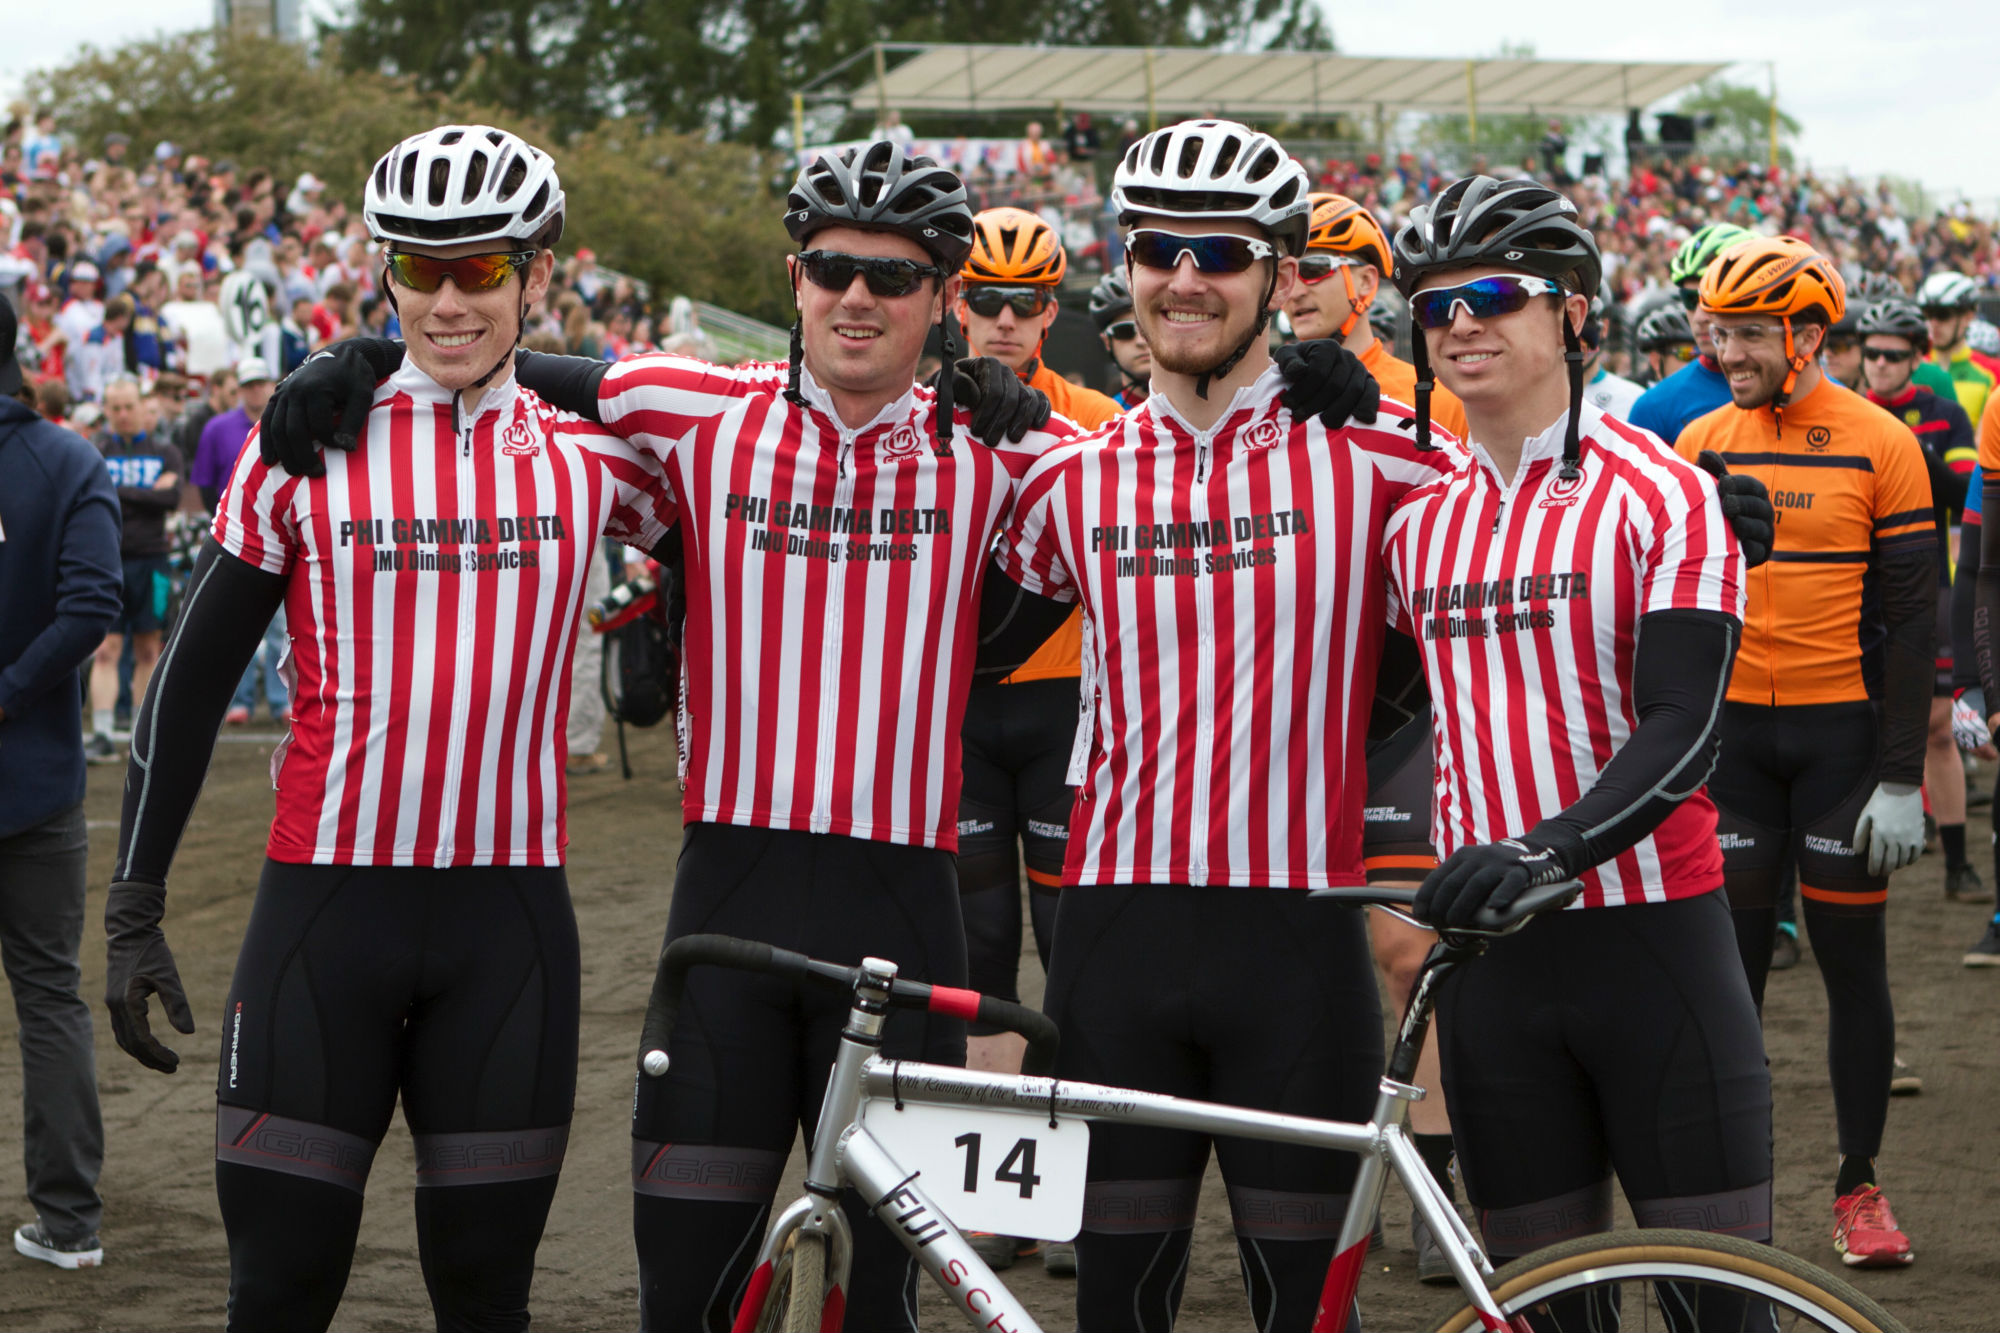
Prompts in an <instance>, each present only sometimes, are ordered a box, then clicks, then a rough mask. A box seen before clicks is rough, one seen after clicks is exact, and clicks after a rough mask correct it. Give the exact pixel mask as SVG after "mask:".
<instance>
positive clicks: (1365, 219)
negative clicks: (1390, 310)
mask: <svg viewBox="0 0 2000 1333" xmlns="http://www.w3.org/2000/svg"><path fill="white" fill-rule="evenodd" d="M1306 198H1307V200H1308V201H1310V202H1311V204H1312V213H1311V215H1310V217H1309V219H1308V221H1307V227H1306V249H1307V250H1308V251H1312V250H1331V251H1333V252H1334V253H1335V254H1338V255H1344V256H1349V257H1351V258H1354V259H1358V260H1361V261H1362V262H1363V263H1367V264H1373V265H1374V266H1375V270H1376V272H1378V273H1380V274H1381V275H1382V278H1383V280H1384V281H1386V280H1387V279H1388V278H1389V277H1390V276H1391V274H1392V273H1393V272H1394V270H1395V261H1394V260H1392V259H1391V258H1390V257H1389V237H1388V235H1387V233H1385V232H1384V231H1383V230H1382V224H1381V223H1379V222H1377V221H1376V220H1375V215H1374V214H1372V213H1370V212H1369V211H1368V210H1367V209H1365V208H1363V207H1362V206H1361V205H1360V204H1357V203H1355V202H1354V201H1353V200H1352V199H1349V198H1348V197H1347V196H1346V195H1344V194H1309V195H1307V196H1306ZM1340 282H1341V285H1342V286H1343V287H1345V288H1346V289H1347V304H1348V306H1349V310H1348V314H1347V318H1346V319H1344V320H1342V321H1341V324H1340V328H1339V329H1337V330H1336V331H1335V332H1334V335H1333V336H1334V337H1336V338H1339V339H1341V340H1343V341H1344V340H1345V339H1346V338H1347V335H1348V334H1350V333H1352V332H1354V326H1355V325H1356V324H1359V323H1360V322H1361V321H1362V320H1364V319H1366V318H1368V307H1370V306H1372V305H1374V304H1375V294H1374V292H1370V293H1369V294H1368V295H1366V296H1363V295H1362V294H1361V293H1360V292H1357V291H1356V290H1355V289H1354V274H1353V273H1351V272H1349V271H1348V269H1347V267H1346V266H1345V265H1343V266H1342V267H1341V270H1340ZM1377 290H1378V291H1379V290H1380V288H1379V286H1378V287H1377Z"/></svg>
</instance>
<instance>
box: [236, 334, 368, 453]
mask: <svg viewBox="0 0 2000 1333" xmlns="http://www.w3.org/2000/svg"><path fill="white" fill-rule="evenodd" d="M402 364H403V344H401V343H400V342H397V341H396V340H395V339H393V338H345V339H342V340H341V341H340V342H337V343H335V344H333V345H332V346H331V347H328V348H326V349H324V350H323V351H318V352H315V353H313V354H312V355H311V356H309V357H307V358H306V360H305V364H304V365H302V366H300V367H299V368H298V369H297V370H295V371H293V372H292V373H291V374H289V375H287V376H285V378H284V379H283V380H282V381H280V382H279V384H278V387H277V389H276V390H274V391H273V392H272V394H271V400H270V401H269V402H267V403H265V404H264V418H263V421H262V422H261V423H260V426H259V429H258V432H257V456H258V457H259V458H261V459H263V460H264V466H265V467H280V466H282V467H283V468H284V469H285V471H287V472H289V473H291V474H292V475H293V476H295V477H322V476H325V475H326V464H325V462H324V461H322V460H321V458H320V456H319V455H320V450H322V449H352V448H354V445H355V442H356V441H358V440H359V439H360V438H361V430H362V427H364V426H366V425H367V424H368V410H369V408H370V407H372V406H374V403H375V386H376V384H377V383H379V382H380V381H382V380H385V379H387V378H388V377H389V376H391V375H393V374H395V373H396V370H397V368H398V367H399V366H401V365H402Z"/></svg>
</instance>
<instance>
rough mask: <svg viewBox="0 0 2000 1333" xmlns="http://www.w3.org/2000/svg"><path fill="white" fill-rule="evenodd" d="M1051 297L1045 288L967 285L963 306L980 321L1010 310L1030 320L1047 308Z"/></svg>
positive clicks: (996, 316)
mask: <svg viewBox="0 0 2000 1333" xmlns="http://www.w3.org/2000/svg"><path fill="white" fill-rule="evenodd" d="M1052 295H1053V293H1051V292H1050V291H1049V289H1048V288H1046V287H996V286H994V285H993V284H992V283H985V282H981V283H968V284H967V285H966V288H965V306H966V309H968V310H970V311H971V312H972V313H973V314H975V315H978V316H979V317H980V318H981V319H997V318H999V316H1000V312H1001V311H1002V310H1006V309H1009V308H1011V309H1012V310H1013V311H1014V313H1015V314H1017V315H1019V316H1020V317H1021V318H1022V319H1032V318H1033V317H1034V316H1036V315H1039V314H1041V313H1042V312H1043V311H1044V310H1047V309H1048V308H1049V299H1050V297H1051V296H1052Z"/></svg>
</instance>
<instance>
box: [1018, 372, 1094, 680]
mask: <svg viewBox="0 0 2000 1333" xmlns="http://www.w3.org/2000/svg"><path fill="white" fill-rule="evenodd" d="M1028 387H1029V388H1031V389H1040V390H1041V391H1042V392H1043V393H1045V394H1047V395H1048V399H1049V406H1050V407H1053V408H1054V409H1055V410H1056V414H1057V415H1058V416H1065V417H1068V418H1069V419H1070V420H1071V421H1074V422H1075V423H1076V424H1077V425H1079V426H1081V427H1083V428H1084V429H1085V430H1096V429H1097V428H1098V427H1099V426H1102V425H1103V424H1104V423H1105V422H1107V421H1111V420H1114V419H1115V418H1117V417H1121V416H1123V415H1125V409H1124V408H1122V407H1120V406H1118V404H1117V402H1116V401H1114V400H1113V399H1110V398H1107V397H1105V396H1104V395H1103V394H1101V393H1098V392H1097V391H1096V390H1095V389H1086V388H1083V387H1082V386H1080V385H1075V384H1071V383H1070V382H1069V381H1068V380H1066V379H1064V378H1063V377H1062V376H1061V375H1058V374H1056V372H1055V371H1053V370H1050V369H1049V365H1048V362H1046V361H1044V362H1041V363H1040V364H1038V365H1037V366H1036V367H1035V373H1034V374H1032V375H1030V376H1028ZM1082 660H1083V611H1082V610H1081V609H1078V610H1075V611H1072V612H1070V615H1069V619H1067V620H1065V621H1063V623H1062V628H1061V629H1059V630H1057V631H1056V632H1055V633H1054V634H1051V635H1050V636H1049V637H1048V639H1047V640H1046V641H1045V642H1044V643H1043V644H1042V646H1041V647H1039V648H1037V649H1035V654H1034V656H1033V657H1030V658H1029V659H1028V660H1027V661H1025V662H1023V663H1021V665H1020V667H1019V669H1018V670H1016V671H1015V672H1014V674H1013V675H1011V676H1008V677H1007V678H1006V679H1005V680H1003V681H1001V682H1000V683H1001V684H1002V685H1018V684H1020V683H1021V682H1022V681H1026V680H1053V679H1059V678H1061V677H1065V676H1078V675H1081V674H1083V665H1082Z"/></svg>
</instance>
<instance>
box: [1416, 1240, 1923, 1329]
mask: <svg viewBox="0 0 2000 1333" xmlns="http://www.w3.org/2000/svg"><path fill="white" fill-rule="evenodd" d="M1492 1290H1493V1295H1494V1297H1495V1299H1496V1300H1497V1301H1498V1302H1499V1304H1500V1309H1501V1311H1502V1312H1503V1313H1505V1314H1506V1315H1507V1316H1509V1318H1510V1319H1513V1320H1514V1325H1513V1326H1514V1327H1515V1328H1517V1329H1530V1330H1535V1331H1536V1333H1565V1331H1566V1330H1571V1329H1576V1330H1583V1329H1589V1330H1592V1331H1593V1333H1595V1331H1596V1330H1603V1329H1619V1330H1623V1331H1624V1333H1632V1330H1641V1329H1645V1330H1650V1329H1661V1330H1671V1331H1672V1333H1695V1331H1696V1330H1699V1333H1718V1331H1719V1330H1720V1331H1722V1333H1726V1331H1727V1330H1730V1329H1740V1330H1744V1333H1753V1331H1757V1333H1761V1331H1762V1330H1776V1329H1784V1330H1789V1329H1825V1330H1836V1331H1839V1333H1904V1329H1903V1326H1902V1324H1900V1323H1898V1322H1897V1321H1896V1320H1895V1319H1894V1318H1893V1317H1892V1316H1891V1315H1890V1314H1889V1312H1888V1311H1886V1310H1884V1309H1883V1308H1882V1307H1881V1306H1879V1305H1877V1304H1876V1303H1875V1302H1874V1301H1872V1300H1870V1299H1868V1298H1867V1297H1866V1296H1864V1295H1862V1294H1861V1293H1860V1292H1859V1291H1856V1290H1855V1289H1854V1288H1853V1287H1851V1286H1849V1285H1848V1284H1847V1283H1845V1282H1843V1281H1841V1280H1840V1279H1839V1278H1837V1277H1835V1276H1833V1274H1831V1273H1828V1272H1824V1271H1823V1270H1821V1269H1819V1268H1815V1267H1814V1266H1813V1265H1811V1264H1809V1263H1807V1262H1806V1261H1805V1260H1803V1259H1799V1258H1795V1257H1793V1256H1792V1255H1789V1254H1786V1253H1785V1252H1784V1251H1783V1250H1779V1249H1775V1248H1773V1247H1771V1246H1769V1245H1759V1244H1756V1243H1754V1242H1752V1241H1746V1240H1738V1239H1737V1238H1736V1237H1734V1236H1722V1235H1716V1234H1714V1233H1712V1232H1707V1231H1671V1230H1665V1229H1660V1230H1646V1231H1619V1232H1611V1233H1608V1234H1605V1235H1601V1236H1585V1237H1582V1238H1581V1239H1578V1240H1572V1241H1564V1242H1563V1243H1562V1244H1560V1245H1551V1246H1549V1247H1548V1248H1547V1249H1545V1250H1537V1251H1535V1252H1534V1253H1533V1254H1529V1255H1524V1256H1523V1257H1521V1258H1519V1259H1516V1260H1515V1261H1514V1262H1512V1263H1510V1264H1508V1265H1507V1266H1506V1267H1504V1268H1502V1269H1501V1270H1500V1271H1499V1272H1498V1273H1496V1274H1494V1275H1493V1282H1492ZM1479 1326H1480V1323H1479V1313H1478V1311H1476V1310H1474V1309H1473V1308H1472V1307H1471V1306H1469V1305H1468V1306H1466V1307H1465V1308H1464V1309H1463V1310H1460V1311H1459V1312H1458V1313H1457V1314H1455V1315H1453V1316H1452V1317H1451V1318H1449V1319H1447V1320H1445V1321H1444V1322H1443V1323H1442V1324H1439V1325H1438V1333H1465V1331H1466V1330H1471V1329H1476V1328H1478V1327H1479Z"/></svg>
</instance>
